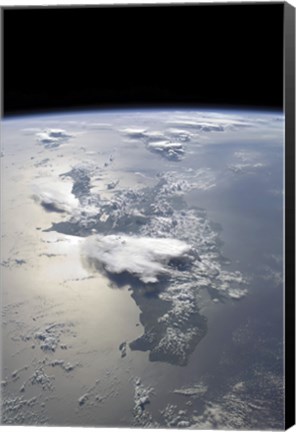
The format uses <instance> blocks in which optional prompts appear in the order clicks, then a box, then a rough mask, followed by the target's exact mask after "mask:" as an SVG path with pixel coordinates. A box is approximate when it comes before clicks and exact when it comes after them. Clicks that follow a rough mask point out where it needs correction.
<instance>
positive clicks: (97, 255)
mask: <svg viewBox="0 0 296 432" xmlns="http://www.w3.org/2000/svg"><path fill="white" fill-rule="evenodd" d="M190 250H191V246H189V245H188V244H187V243H185V242H183V241H181V240H176V239H171V238H153V237H131V236H126V235H108V236H101V235H96V236H92V237H90V238H88V239H87V240H86V241H85V244H84V247H83V250H82V254H83V256H84V257H85V258H86V259H87V260H88V261H89V262H91V263H95V264H96V265H97V266H99V267H101V268H102V269H104V270H105V271H107V272H108V273H113V274H121V273H124V272H128V273H130V274H131V275H133V276H136V277H138V278H139V279H140V280H141V281H142V282H144V283H155V282H157V281H158V276H159V275H162V274H169V273H170V270H169V268H168V264H169V262H170V261H171V260H173V259H176V258H181V257H184V256H186V255H187V254H188V253H189V252H190ZM187 256H188V255H187Z"/></svg>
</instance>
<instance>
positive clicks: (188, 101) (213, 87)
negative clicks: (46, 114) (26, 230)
mask: <svg viewBox="0 0 296 432" xmlns="http://www.w3.org/2000/svg"><path fill="white" fill-rule="evenodd" d="M283 7H284V6H283V4H275V3H270V4H267V3H265V4H261V5H259V4H257V5H254V4H244V5H221V4H220V5H213V4H211V5H192V4H191V5H187V6H186V5H182V6H177V5H174V6H141V7H134V6H133V7H118V6H117V7H88V8H87V7H80V8H79V7H60V8H49V7H44V8H41V7H39V8H29V7H27V8H4V12H3V21H4V22H3V23H4V29H3V75H4V76H3V89H4V97H3V99H2V103H3V112H4V114H7V115H9V114H16V113H29V112H32V113H34V112H36V113H37V112H40V111H55V110H60V109H61V110H64V109H72V108H79V107H83V108H95V107H98V108H101V107H103V108H105V107H108V108H110V107H121V106H123V107H126V106H128V107H134V106H174V105H182V106H206V107H208V106H215V107H231V108H232V107H239V108H260V109H261V108H266V109H277V110H281V109H282V105H283Z"/></svg>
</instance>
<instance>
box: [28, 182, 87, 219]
mask: <svg viewBox="0 0 296 432" xmlns="http://www.w3.org/2000/svg"><path fill="white" fill-rule="evenodd" d="M33 199H34V200H35V202H37V203H38V204H40V205H41V206H42V207H43V208H44V209H45V210H46V211H48V212H56V213H69V214H72V212H73V210H74V209H76V208H78V204H79V203H78V200H77V199H76V198H75V197H74V196H73V195H72V194H67V195H66V194H63V193H61V192H58V191H57V190H50V189H48V190H40V189H38V188H37V187H35V193H34V194H33Z"/></svg>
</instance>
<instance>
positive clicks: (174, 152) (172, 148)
mask: <svg viewBox="0 0 296 432" xmlns="http://www.w3.org/2000/svg"><path fill="white" fill-rule="evenodd" d="M147 148H148V150H151V151H154V152H158V153H161V154H162V156H165V157H166V158H167V159H173V160H179V159H181V158H182V156H183V154H184V148H183V145H182V144H181V143H179V142H170V141H152V142H149V143H148V144H147Z"/></svg>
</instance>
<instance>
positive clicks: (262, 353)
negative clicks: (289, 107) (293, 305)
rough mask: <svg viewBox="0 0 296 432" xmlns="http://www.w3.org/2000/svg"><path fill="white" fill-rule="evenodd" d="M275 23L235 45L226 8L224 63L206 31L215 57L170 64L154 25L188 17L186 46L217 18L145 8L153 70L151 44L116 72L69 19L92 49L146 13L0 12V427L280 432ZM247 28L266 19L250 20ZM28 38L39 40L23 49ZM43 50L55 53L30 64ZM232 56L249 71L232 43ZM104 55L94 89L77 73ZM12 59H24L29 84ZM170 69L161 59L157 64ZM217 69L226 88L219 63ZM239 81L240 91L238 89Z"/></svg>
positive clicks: (195, 54)
mask: <svg viewBox="0 0 296 432" xmlns="http://www.w3.org/2000/svg"><path fill="white" fill-rule="evenodd" d="M220 7H221V6H220ZM222 7H229V6H222ZM242 7H245V6H243V5H241V6H240V8H242ZM252 7H255V6H252ZM278 7H279V9H278V8H275V9H272V8H271V9H270V10H269V9H268V7H267V9H265V10H264V8H263V9H262V8H261V9H260V8H259V9H258V13H259V15H258V20H257V21H260V19H261V18H262V17H263V15H264V14H265V13H267V14H268V13H270V15H269V16H270V19H271V24H270V26H271V27H272V32H270V34H269V33H268V37H272V36H271V35H272V34H273V35H274V36H273V39H272V41H270V43H271V45H272V46H269V45H266V44H268V41H267V39H264V38H265V34H262V33H260V31H259V30H258V29H259V28H260V24H259V22H257V21H256V18H255V21H254V27H255V28H256V26H257V27H258V28H257V33H256V35H255V36H254V35H253V37H252V36H250V35H249V34H248V35H242V34H241V33H237V34H236V33H233V30H234V28H235V29H236V30H237V31H238V28H239V27H241V26H243V28H244V29H245V28H246V27H247V26H249V23H248V22H247V18H245V21H246V22H245V21H241V19H242V18H241V13H240V12H241V10H240V9H235V12H234V14H236V15H233V12H231V14H230V15H229V12H227V13H226V11H224V12H225V13H224V12H223V13H224V15H223V17H226V16H228V21H227V18H225V19H226V22H228V24H229V23H233V25H234V28H232V29H231V31H230V30H229V29H228V30H227V29H224V31H225V33H224V35H225V34H226V35H227V38H226V37H224V39H223V35H222V36H221V37H222V42H223V43H225V45H224V46H223V47H222V46H220V45H219V40H218V39H217V37H218V31H216V30H215V28H214V27H213V29H212V31H213V32H214V36H215V37H214V39H215V41H214V42H213V43H214V45H215V46H216V47H217V52H213V51H211V49H210V47H211V46H212V45H211V44H210V42H209V41H207V39H206V37H205V38H204V39H203V40H202V41H201V40H199V41H197V40H195V42H194V43H193V41H192V39H188V40H187V38H186V37H185V36H184V35H183V36H182V37H181V40H182V42H183V44H184V45H182V47H183V48H184V50H183V51H182V49H181V48H180V52H179V54H178V55H176V56H175V58H174V59H173V58H170V59H168V58H167V57H168V56H167V53H168V51H169V53H171V54H172V53H173V52H174V53H175V52H176V50H177V47H176V45H174V46H173V47H170V45H169V47H168V48H167V50H168V51H167V50H166V48H165V47H163V51H162V48H161V47H159V46H158V48H157V47H156V46H157V42H159V44H160V45H161V44H162V43H163V41H164V36H162V37H161V36H160V35H161V32H160V29H161V26H158V24H157V23H158V21H157V20H158V17H159V16H160V17H162V14H163V13H164V14H170V16H171V17H172V20H173V21H174V20H177V17H178V16H179V17H180V14H181V16H182V13H185V14H187V15H186V16H187V17H189V15H191V16H193V18H192V20H191V21H190V22H189V23H190V26H191V30H189V32H191V33H192V35H193V34H195V32H196V31H198V30H196V27H194V25H193V21H194V20H197V21H198V23H199V24H200V23H201V21H202V20H203V19H204V17H205V16H206V17H207V19H209V17H210V16H212V17H214V20H215V19H216V20H217V22H218V18H219V13H220V12H219V13H216V12H215V6H211V8H212V10H211V11H209V10H208V9H207V8H208V7H205V6H200V5H196V6H195V7H194V8H193V9H190V11H188V10H187V9H186V7H185V9H184V7H183V8H182V11H183V12H182V11H180V12H179V10H178V9H174V8H168V9H166V8H164V11H163V10H162V9H161V8H160V9H157V8H148V9H145V8H144V12H145V14H146V17H147V16H148V17H149V16H150V15H151V14H153V16H154V17H155V22H156V24H155V27H156V30H155V31H156V36H155V35H154V36H152V41H150V42H149V43H152V45H153V47H154V48H153V49H154V50H155V53H156V58H154V60H153V50H151V52H150V53H149V52H148V51H147V47H148V42H147V40H148V39H149V38H148V36H147V34H146V33H145V32H144V31H143V32H142V33H140V36H141V37H144V36H143V35H144V34H146V39H145V38H144V39H143V40H142V42H141V40H140V41H139V42H140V43H139V47H141V43H143V44H144V47H143V45H142V48H143V50H144V51H145V52H141V48H139V50H140V52H139V53H138V54H137V53H136V52H135V50H132V51H131V52H129V49H130V47H131V46H133V45H130V42H131V40H132V38H131V39H129V36H130V33H128V30H126V31H127V33H125V34H124V33H122V35H123V36H122V38H123V39H124V43H126V45H124V43H123V42H120V41H117V43H118V44H119V45H118V46H119V48H118V49H117V50H116V52H115V54H116V55H114V56H112V55H111V54H110V53H108V55H109V54H110V58H112V59H111V60H110V62H111V63H108V62H107V51H108V50H109V49H110V47H111V46H113V45H112V43H111V42H110V41H109V42H108V40H107V41H106V39H105V40H104V41H103V40H102V39H100V41H99V40H98V39H95V42H94V39H92V41H91V42H90V39H88V42H89V43H91V45H90V47H88V46H86V39H85V37H84V36H82V35H81V33H79V32H78V33H79V35H76V36H74V30H73V29H74V24H73V21H71V20H72V18H73V17H74V18H75V19H78V18H77V17H78V15H79V14H80V20H81V22H82V26H83V27H82V29H83V30H84V31H89V30H86V29H87V28H88V27H92V26H94V27H93V28H95V29H96V30H95V31H98V32H99V31H100V30H98V28H99V26H100V23H101V22H102V21H103V19H101V18H100V17H101V16H103V17H107V18H108V19H109V17H111V18H112V17H113V16H114V17H115V16H116V17H118V16H119V17H123V16H125V17H129V21H126V20H124V19H123V20H122V22H121V27H120V29H123V26H124V22H128V23H130V24H131V23H133V24H132V29H133V30H135V26H136V27H137V30H138V31H139V29H140V27H141V26H142V25H143V26H144V27H145V24H144V21H142V18H143V17H142V15H141V14H142V13H144V12H143V8H141V7H139V8H138V9H133V8H126V9H120V8H119V9H118V8H110V9H108V8H107V9H100V8H98V9H95V10H92V9H90V10H89V12H88V15H87V19H85V21H84V19H83V14H84V13H86V12H85V11H86V10H87V9H84V8H82V9H80V10H79V9H75V8H74V9H73V8H69V9H65V10H61V9H58V8H54V9H50V8H45V9H43V10H37V11H36V10H34V9H33V10H30V9H20V10H18V11H16V10H13V9H9V8H8V9H7V10H5V11H4V24H6V30H5V32H4V68H5V67H6V68H7V75H6V77H5V79H4V91H5V92H6V93H5V97H4V117H3V118H2V121H1V173H2V174H1V175H2V186H1V189H2V204H1V207H2V208H1V255H2V256H1V260H2V261H1V278H2V287H1V289H2V302H3V305H2V321H1V327H2V342H1V343H2V364H1V375H2V376H1V380H2V381H1V386H2V390H1V395H2V396H1V423H2V424H3V425H50V426H53V425H58V426H67V425H68V426H69V425H70V426H96V427H106V426H115V427H139V428H142V427H145V428H146V427H148V428H185V429H186V428H194V429H229V430H231V429H233V430H240V429H261V430H262V429H273V430H280V429H283V428H284V378H285V376H284V336H283V335H284V333H283V332H284V321H283V320H284V271H283V269H284V267H283V266H284V243H283V238H284V216H285V214H284V206H285V203H284V194H285V188H284V155H285V142H284V131H285V114H284V111H283V100H282V79H283V78H282V76H283V70H282V69H283V65H282V61H281V58H282V57H281V55H282V44H283V40H282V38H281V36H280V35H281V34H282V29H283V27H282V25H283V24H282V18H281V11H282V8H283V5H279V6H278ZM200 8H206V11H207V12H206V14H207V15H204V13H205V12H203V9H200ZM184 10H185V12H184ZM106 11H107V12H106ZM76 12H78V14H76V15H75V13H76ZM255 12H256V9H255ZM279 12H280V13H279ZM135 13H137V14H138V15H135ZM215 13H216V15H215ZM245 13H246V14H247V16H249V15H248V14H249V13H250V16H251V15H252V16H255V17H256V15H254V14H253V10H249V12H248V11H244V14H245ZM30 14H31V17H34V19H33V18H32V19H31V18H30ZM34 14H35V15H34ZM36 14H39V15H38V18H40V20H39V19H38V20H37V19H35V17H37V15H36ZM42 14H43V15H42ZM51 14H55V15H54V16H55V19H56V21H52V20H51V16H52V15H51ZM100 14H103V15H100ZM104 14H106V15H104ZM149 14H150V15H149ZM210 14H212V15H210ZM91 15H94V16H95V17H96V18H95V19H96V21H97V24H96V25H94V23H93V22H92V21H91V19H92V18H91ZM42 16H43V17H44V18H45V20H44V19H41V18H42ZM64 16H67V17H68V18H69V20H68V22H69V23H70V24H68V25H69V27H68V29H69V32H68V35H69V34H70V36H71V37H73V38H76V39H75V44H74V45H75V53H76V52H78V51H79V50H82V51H83V50H84V49H86V51H87V53H86V54H83V53H81V52H80V54H77V57H75V59H74V48H73V51H69V49H70V48H69V46H70V45H71V42H69V40H71V37H70V38H69V40H68V41H67V37H68V36H67V32H66V31H65V32H64V33H63V36H62V31H61V29H62V27H61V26H60V27H59V25H60V23H61V21H63V22H65V21H64ZM151 16H152V15H151ZM61 17H63V19H61ZM134 17H137V19H138V21H134V19H133V18H134ZM215 17H216V18H215ZM229 17H231V20H230V18H229ZM235 17H236V19H237V22H236V20H235ZM245 17H246V15H245ZM75 19H74V21H75ZM100 19H101V21H100ZM108 19H107V22H108V23H110V21H108ZM14 20H15V21H14ZM28 20H29V21H28ZM222 21H223V20H222ZM21 22H22V23H23V24H20V25H22V26H23V27H24V26H25V25H26V26H28V27H30V26H31V25H32V26H33V29H34V30H32V31H31V32H30V30H29V29H28V33H27V34H26V35H25V36H24V40H25V41H24V42H23V41H22V40H21V36H19V38H18V40H17V42H14V41H13V40H12V34H13V32H14V29H15V28H16V27H15V26H16V25H17V24H19V23H21ZM53 22H55V23H56V24H54V25H53ZM77 22H78V21H75V23H76V24H77ZM83 22H84V24H83ZM135 22H136V24H135ZM163 22H164V21H162V23H163ZM168 22H169V19H168ZM174 22H175V21H174ZM176 22H177V21H176ZM206 22H207V23H208V25H210V21H206ZM24 23H26V24H24ZM71 23H72V24H71ZM274 23H276V25H277V27H274ZM76 24H75V25H76ZM150 25H151V21H150ZM168 25H169V24H166V26H168ZM36 26H37V27H38V28H37V30H38V31H36ZM44 26H45V28H46V30H45V31H43V32H42V29H41V27H44ZM52 26H53V27H52ZM21 28H22V27H21ZM49 28H51V33H50V35H48V33H47V30H48V29H49ZM65 28H67V27H65ZM165 28H167V27H165ZM56 29H57V30H56ZM202 29H203V32H204V31H205V26H204V27H202ZM55 31H57V35H58V36H54V32H55ZM84 31H83V32H82V33H84ZM90 31H92V30H90ZM93 31H94V30H93ZM254 31H255V30H254ZM264 31H266V29H265V30H264ZM120 33H121V32H120ZM191 33H190V34H191ZM38 34H39V35H40V40H41V41H43V43H44V44H45V47H44V48H43V51H41V52H38V53H37V48H32V47H33V45H34V44H33V38H36V37H38ZM92 35H93V34H92ZM132 36H133V40H134V39H135V37H136V36H135V34H133V35H132ZM230 36H231V38H230ZM149 37H150V36H149ZM178 37H179V36H177V35H176V34H174V35H173V36H172V38H173V39H174V41H177V39H178ZM30 38H31V39H30ZM80 38H81V41H82V45H83V46H80V47H79V48H78V41H79V40H80ZM117 38H119V39H120V35H119V34H118V33H117ZM233 38H237V39H238V41H237V44H238V45H236V47H237V48H238V46H239V45H240V46H241V49H243V50H244V54H243V55H240V54H238V53H237V54H236V53H235V51H236V50H234V49H233V50H232V49H231V48H234V47H233V46H232V45H231V46H230V45H227V41H228V43H229V44H232V43H233V42H231V41H232V40H233ZM250 38H251V39H250ZM277 38H278V40H277ZM263 39H264V40H263ZM66 41H67V42H66ZM262 41H263V42H262ZM76 42H77V44H76ZM220 42H221V39H220ZM222 42H221V43H222ZM67 43H68V44H70V45H67ZM134 43H136V42H134ZM186 43H187V44H188V45H187V48H186ZM26 44H27V45H26ZM97 44H98V46H97V51H95V52H92V56H94V55H95V56H96V57H97V59H96V60H97V61H99V66H98V67H97V68H96V69H95V71H92V70H91V68H90V63H89V62H90V61H91V62H93V61H94V60H93V57H91V60H89V61H88V62H87V63H86V64H85V63H84V66H86V69H87V70H86V71H83V69H84V66H83V65H82V64H80V65H79V66H77V67H78V69H77V70H76V72H75V68H74V65H75V62H76V63H78V62H79V61H81V59H82V58H84V59H86V58H87V57H88V55H90V54H91V51H93V49H94V46H95V45H97ZM121 44H122V45H121ZM168 44H169V42H168ZM201 44H204V46H203V47H201V48H200V50H201V54H200V57H199V52H200V51H199V46H200V45H201ZM256 44H259V47H260V53H259V48H258V50H257V51H256ZM214 45H213V46H214ZM26 46H27V50H26V49H25V47H26ZM261 46H265V51H261ZM49 47H51V48H52V50H51V51H50V50H49ZM205 47H208V48H205ZM246 47H249V52H248V51H247V48H246ZM121 48H122V49H124V51H123V58H121V57H120V55H121V54H120V52H121ZM193 48H194V50H193ZM15 50H17V54H18V55H23V60H25V58H26V59H27V62H25V63H24V71H23V72H22V71H21V70H18V69H17V67H16V66H17V63H16V62H17V60H16V58H17V56H16V51H15ZM22 50H24V51H22ZM229 50H230V51H231V52H230V53H229V52H228V51H229ZM252 50H253V52H252ZM189 51H190V52H191V55H192V57H191V58H188V57H187V58H186V55H187V54H188V52H189ZM22 52H23V54H22ZM225 52H226V54H225ZM227 52H228V53H227ZM160 53H162V54H160ZM182 53H183V54H182ZM223 53H224V54H223ZM271 53H273V55H271ZM222 54H223V55H222ZM161 56H164V57H165V58H166V61H165V62H163V61H161V62H160V63H159V62H158V60H159V59H161V58H163V57H161ZM205 56H206V58H205ZM223 56H226V60H225V61H226V70H225V65H223V63H221V62H220V61H219V62H218V63H217V59H218V60H222V58H223ZM236 56H237V57H236ZM244 56H246V57H244ZM253 56H254V58H253ZM260 56H262V57H263V58H262V59H261V60H260ZM33 57H34V59H33ZM235 57H236V58H237V63H236V60H235ZM243 57H244V58H246V60H247V62H246V63H248V64H245V65H243V63H242V62H243V60H242V59H243ZM193 58H194V59H193ZM61 59H63V61H62V62H61ZM108 59H109V57H108ZM120 59H121V60H122V61H120ZM124 59H125V60H126V63H125V61H124ZM131 59H133V61H132V63H131ZM210 59H211V60H210ZM230 59H233V60H232V62H231V63H230ZM270 59H272V60H270ZM33 60H34V61H33ZM74 60H75V61H74ZM103 60H104V62H103ZM204 60H208V61H209V62H208V63H207V62H204V63H203V61H204ZM269 60H270V61H272V64H273V69H270V70H269V72H270V74H271V76H270V77H269V78H268V77H265V80H267V82H265V81H264V79H263V78H262V77H263V72H262V70H260V67H263V66H262V65H263V63H266V62H267V66H270V63H268V61H269ZM31 61H33V63H32V62H31ZM252 61H253V63H252ZM67 62H70V65H69V64H68V66H67ZM149 62H150V63H151V62H152V63H153V64H152V65H149V66H147V68H148V70H146V71H145V72H143V70H145V68H144V66H145V64H146V65H147V64H148V63H149ZM256 62H257V64H255V63H256ZM258 62H259V63H258ZM157 63H158V64H157ZM175 63H178V65H177V66H176V68H177V70H174V64H175ZM126 64H127V66H126ZM28 65H29V66H28ZM164 65H165V67H166V69H165V74H163V72H162V70H161V68H162V66H164ZM132 66H133V67H136V66H138V69H137V72H135V71H134V72H132ZM214 66H215V67H214ZM70 67H71V69H72V71H71V72H70ZM125 67H127V68H128V70H127V71H126V70H125ZM218 67H219V68H220V72H219V70H218V69H217V68H218ZM257 67H258V69H257ZM65 68H66V69H65ZM115 68H116V72H114V69H115ZM232 68H234V69H233V71H236V72H234V75H235V73H236V74H237V75H235V77H234V75H232V72H231V70H232ZM244 68H246V70H247V72H248V73H247V74H245V73H243V72H242V75H240V71H243V70H244ZM199 69H202V71H203V72H202V76H201V75H200V74H201V72H200V71H199ZM255 69H256V70H255ZM189 70H190V71H189ZM169 71H170V72H169ZM180 71H182V75H181V76H180V75H178V72H180ZM252 71H253V72H252ZM265 71H266V69H264V72H265ZM22 73H24V79H23V78H22ZM80 73H82V74H83V75H80ZM143 73H144V75H143ZM219 73H220V74H221V75H220V78H219ZM17 74H18V78H17ZM141 74H142V78H141V79H140V78H137V76H139V75H140V76H141ZM153 74H155V76H154V75H153ZM109 75H110V77H109V78H108V76H109ZM130 76H132V79H130V78H129V77H130ZM149 76H150V77H151V76H152V78H151V81H149ZM207 76H208V80H207V79H206V77H207ZM30 77H31V78H30ZM36 77H37V78H36ZM67 77H68V78H67ZM95 77H96V79H97V81H99V80H102V82H97V83H96V81H95ZM122 77H124V78H122ZM186 77H188V80H189V82H190V85H189V84H188V81H186V79H187V78H186ZM194 77H196V80H197V81H198V82H197V86H198V87H197V88H195V87H194V85H193V84H194ZM215 77H216V81H215ZM248 77H249V82H248ZM256 77H258V82H257V81H256V79H257V78H256ZM221 78H222V79H221ZM36 79H37V81H36ZM68 79H69V81H68ZM59 80H61V81H59ZM166 80H167V82H166ZM200 80H202V82H201V81H200ZM217 80H218V83H217ZM271 80H273V88H271V87H269V90H270V91H269V92H268V91H267V90H268V89H267V84H268V86H270V84H271V82H270V81H271ZM181 81H182V82H181ZM69 82H70V84H69ZM74 83H75V84H74ZM231 83H233V85H232V84H231ZM140 84H141V86H140ZM63 86H64V87H63ZM67 86H68V87H67ZM75 86H76V87H75ZM139 86H140V89H139ZM260 86H261V90H260ZM37 87H38V88H37ZM218 87H221V89H220V90H219V88H218ZM252 87H253V90H252ZM75 88H76V90H75ZM69 89H70V90H71V91H70V90H69ZM110 89H111V90H110ZM112 89H113V90H112ZM133 89H134V90H133ZM68 90H69V91H68ZM67 91H68V93H67ZM215 91H216V93H215ZM38 92H39V93H38ZM55 92H56V93H55ZM110 92H111V93H112V96H110V94H111V93H110ZM166 92H167V93H166ZM214 93H215V94H214ZM166 94H167V96H166ZM190 94H191V95H192V98H194V100H190V98H189V96H188V95H190ZM254 94H256V95H257V96H258V95H259V96H258V99H256V98H255V97H254ZM83 95H84V96H85V95H87V97H86V98H85V99H83V97H84V96H83ZM157 95H160V96H159V99H157V97H158V96H157ZM183 96H184V97H183ZM187 96H188V97H187ZM75 97H77V100H76V99H75ZM199 97H200V99H199ZM108 98H109V99H108ZM141 98H142V99H141ZM153 98H154V99H153ZM186 98H187V99H186ZM219 98H220V99H219ZM227 98H228V99H229V100H227ZM239 98H241V103H239ZM248 98H249V99H248ZM252 98H253V99H252ZM78 99H79V101H81V108H79V103H77V101H78ZM94 101H95V103H96V104H97V105H94ZM129 101H131V102H132V103H131V104H129V103H128V102H129ZM141 101H142V102H141ZM146 102H149V104H148V103H147V104H146ZM162 102H164V103H163V104H162ZM67 104H68V105H67ZM74 107H75V110H74ZM77 107H78V108H77ZM5 110H6V111H5Z"/></svg>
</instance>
